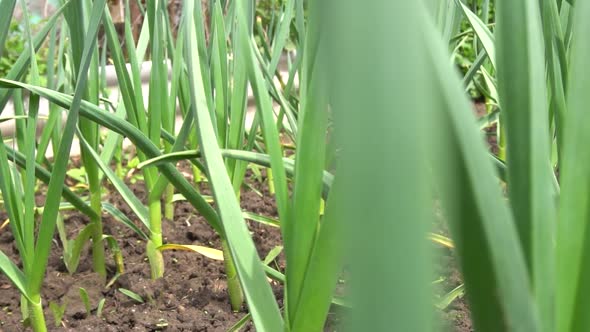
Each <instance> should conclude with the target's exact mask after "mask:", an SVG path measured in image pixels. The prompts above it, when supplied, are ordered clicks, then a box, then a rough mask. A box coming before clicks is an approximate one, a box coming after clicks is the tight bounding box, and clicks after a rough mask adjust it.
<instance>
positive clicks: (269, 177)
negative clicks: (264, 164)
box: [266, 168, 275, 195]
mask: <svg viewBox="0 0 590 332" xmlns="http://www.w3.org/2000/svg"><path fill="white" fill-rule="evenodd" d="M266 178H267V179H266V180H267V183H268V192H269V193H270V194H271V195H274V194H275V184H274V182H273V176H272V168H267V169H266Z"/></svg>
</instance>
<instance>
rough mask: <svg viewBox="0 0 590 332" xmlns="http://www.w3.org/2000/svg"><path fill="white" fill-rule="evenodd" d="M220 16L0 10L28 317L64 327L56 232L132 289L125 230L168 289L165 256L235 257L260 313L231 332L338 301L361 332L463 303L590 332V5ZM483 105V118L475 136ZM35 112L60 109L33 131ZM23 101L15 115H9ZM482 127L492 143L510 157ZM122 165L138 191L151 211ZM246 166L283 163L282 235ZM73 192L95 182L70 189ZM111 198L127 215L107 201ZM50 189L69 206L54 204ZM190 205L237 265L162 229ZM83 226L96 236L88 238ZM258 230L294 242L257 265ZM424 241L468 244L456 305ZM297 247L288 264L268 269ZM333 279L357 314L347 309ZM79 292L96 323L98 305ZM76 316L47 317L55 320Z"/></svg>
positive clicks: (294, 318)
mask: <svg viewBox="0 0 590 332" xmlns="http://www.w3.org/2000/svg"><path fill="white" fill-rule="evenodd" d="M130 1H131V0H130ZM207 3H208V7H207V10H205V11H204V10H203V7H202V6H201V5H199V3H197V4H195V3H194V2H193V1H185V2H183V8H182V16H181V18H180V24H179V25H178V30H177V31H174V32H173V31H172V28H171V24H170V21H169V17H170V16H169V13H168V12H167V11H168V9H169V8H168V6H167V2H166V1H163V0H148V1H147V2H146V5H145V8H143V7H142V8H141V9H142V12H144V13H145V17H144V21H143V26H142V28H141V30H140V31H139V32H138V36H139V38H138V40H137V42H135V40H134V35H133V34H134V32H135V31H133V30H132V29H133V27H132V25H131V20H130V19H129V18H130V10H129V1H126V2H125V10H126V12H125V15H126V20H125V21H124V22H123V27H122V31H123V36H120V33H121V32H120V31H121V27H116V26H115V24H114V23H113V21H112V18H111V14H110V11H109V10H108V2H107V1H106V0H94V1H92V0H82V1H65V0H64V1H61V2H60V7H59V8H58V9H57V11H56V12H55V13H54V14H53V16H51V17H49V18H48V19H47V20H45V21H44V22H41V23H40V24H39V26H37V27H32V26H31V24H30V20H29V19H28V13H27V10H26V6H24V4H25V1H24V0H21V1H19V2H18V3H17V1H16V0H3V1H2V2H0V45H2V47H0V57H1V58H2V59H3V60H2V61H3V62H1V66H4V67H0V74H1V75H2V76H1V77H2V78H0V87H1V88H2V89H0V116H2V120H3V121H8V120H14V126H15V129H16V130H15V134H14V135H13V137H4V139H5V140H4V141H3V142H0V192H1V194H2V201H3V204H2V206H1V208H2V213H3V214H4V213H5V214H6V215H7V216H8V218H9V224H8V225H9V228H10V232H11V233H12V236H13V237H14V244H15V247H16V248H17V250H18V254H19V259H18V260H12V259H11V258H9V256H8V255H7V253H3V252H1V251H0V271H1V272H2V273H3V274H4V275H5V276H6V277H7V278H8V279H9V280H10V281H11V282H12V284H13V285H14V287H15V288H17V289H18V290H19V291H20V293H21V294H22V301H21V306H22V312H23V315H24V317H23V321H24V322H26V323H28V324H30V325H31V326H32V328H33V329H34V330H35V331H46V330H47V326H46V322H45V317H44V314H43V306H44V299H43V298H42V287H43V281H44V278H45V273H46V270H47V264H48V257H49V255H50V252H51V250H54V249H55V247H54V246H52V243H53V241H54V237H55V235H56V234H55V233H57V236H58V238H59V240H60V242H61V244H62V245H61V247H62V248H63V252H62V253H61V255H62V256H63V258H64V263H65V266H66V268H67V270H68V272H69V273H72V274H75V273H77V272H76V271H77V267H78V265H79V262H80V259H82V258H81V252H82V250H83V248H84V247H85V246H87V245H88V246H90V247H91V248H92V266H93V269H94V271H95V272H96V273H97V274H98V275H100V276H101V277H102V279H103V280H102V282H104V284H105V287H111V286H112V285H113V284H114V281H115V280H116V279H117V278H118V277H119V276H120V274H121V273H123V266H124V258H123V257H122V256H121V251H120V248H119V246H118V243H119V242H118V241H119V240H121V239H118V238H117V237H116V236H115V235H113V234H104V229H103V227H102V219H101V217H102V215H103V213H108V214H110V215H112V216H113V217H114V219H116V220H118V221H119V222H121V223H122V225H124V226H127V227H129V228H130V229H132V230H133V231H134V232H135V233H136V234H137V237H138V238H139V239H141V241H143V244H142V245H145V248H146V250H145V252H146V256H147V257H146V258H147V260H146V264H149V266H150V270H151V277H152V278H153V279H158V278H166V274H165V271H166V269H165V263H166V260H165V257H164V256H163V254H162V252H163V251H166V250H189V251H192V252H194V254H195V255H203V256H205V257H208V259H216V260H223V262H224V265H225V272H226V281H227V286H228V287H227V289H228V293H229V298H230V304H231V308H232V309H233V310H234V311H238V310H239V309H240V308H241V307H242V304H243V303H244V302H245V303H246V304H247V310H248V313H247V314H246V316H245V317H244V318H243V319H241V320H240V321H239V322H238V323H237V324H236V326H235V327H234V330H237V329H239V327H240V326H242V325H243V324H245V323H246V321H248V320H249V319H251V320H252V321H253V323H254V325H255V327H256V329H257V330H258V331H273V332H274V331H293V332H299V331H305V332H307V331H322V330H323V329H324V326H325V324H326V320H327V318H328V316H329V313H330V311H331V310H332V309H333V306H334V305H336V306H338V307H342V308H347V309H346V310H345V315H346V316H347V317H346V319H345V323H346V324H347V326H345V327H344V328H345V330H349V331H363V330H370V331H392V330H394V331H433V330H436V328H437V327H438V326H439V322H437V319H436V318H435V317H438V316H437V315H435V314H434V313H435V311H436V310H444V308H446V307H447V306H448V305H449V304H450V303H451V302H452V301H454V300H455V299H456V298H457V297H460V296H463V294H465V296H466V298H467V300H468V302H469V308H470V310H471V320H472V321H473V323H474V326H475V328H476V330H477V331H547V332H552V331H557V332H562V331H563V332H567V331H586V330H590V318H589V316H588V315H586V314H585V311H586V310H587V308H589V307H590V303H588V304H587V303H586V302H588V300H587V297H586V296H585V294H586V293H587V291H588V287H587V285H588V284H589V283H588V282H587V280H588V278H590V268H589V266H590V265H589V264H590V261H588V260H586V259H585V257H586V255H585V254H586V253H585V251H586V250H587V248H590V246H589V244H590V236H589V234H590V233H589V232H588V229H587V228H588V221H589V220H590V219H589V213H590V211H589V209H588V204H587V200H588V197H590V187H589V186H588V183H590V152H588V149H587V143H589V142H590V130H589V128H587V127H588V125H587V123H589V121H590V119H587V118H588V117H589V115H588V112H587V110H586V108H587V105H588V104H590V100H586V99H587V98H590V94H589V93H588V91H590V85H589V84H590V83H589V81H588V80H587V79H586V77H585V76H586V73H585V70H586V69H587V68H588V67H589V63H588V61H590V60H589V59H590V41H588V40H587V38H584V37H585V36H586V35H587V33H588V32H590V22H589V21H588V20H587V17H588V16H589V15H590V4H589V3H588V2H582V1H578V2H575V3H574V2H573V0H570V1H561V0H543V1H539V0H522V1H514V0H496V1H489V0H478V1H461V0H424V1H409V2H408V1H384V0H381V1H366V2H364V3H362V4H359V2H356V1H342V0H331V1H330V0H326V1H319V0H315V1H311V0H310V1H303V0H282V1H271V0H267V1H253V0H250V1H222V0H219V1H213V0H212V1H208V2H207ZM16 6H22V10H23V20H22V22H19V23H14V22H12V21H13V20H12V13H13V11H14V9H15V7H16ZM99 31H103V32H104V44H105V45H106V46H105V45H102V43H100V44H101V45H99V38H98V37H97V36H98V34H99ZM173 36H174V37H173ZM121 37H122V38H124V39H125V43H121V42H120V38H121ZM103 47H104V48H103ZM107 54H108V58H107ZM147 54H149V60H150V61H151V69H150V73H149V80H148V82H147V84H146V83H145V82H142V79H141V67H142V65H143V64H144V63H145V62H147V60H148V58H147ZM285 59H287V61H285ZM107 63H109V64H112V65H113V67H114V69H115V72H116V78H117V81H118V85H117V86H116V87H115V89H116V90H117V91H116V92H118V94H117V95H118V96H119V97H118V99H117V100H115V101H108V94H109V92H112V91H108V88H107V87H106V81H105V77H104V75H103V73H104V71H105V65H106V64H107ZM457 68H458V69H459V70H457ZM2 70H3V71H2ZM284 70H286V71H287V73H286V72H284ZM144 84H145V85H147V89H145V88H144V87H143V85H144ZM144 95H145V99H144ZM472 98H477V99H478V100H480V101H483V102H484V103H485V112H483V113H485V114H479V116H480V118H479V119H476V118H475V116H474V114H473V113H474V112H473V104H472V100H471V99H472ZM41 99H44V100H47V101H49V103H50V106H49V116H48V117H47V119H43V120H46V123H45V126H44V127H43V130H39V132H40V135H36V134H37V131H38V129H39V125H40V120H41V117H40V115H39V111H40V101H41ZM146 100H147V102H146ZM9 101H12V103H10V105H14V106H13V108H14V110H15V113H14V115H8V116H7V115H6V114H1V113H2V112H3V111H4V110H7V109H9V107H8V106H7V105H9ZM480 113H482V112H480ZM62 117H64V118H65V122H62V121H61V119H62ZM247 120H248V121H247ZM250 120H251V121H250ZM250 123H251V124H250ZM494 128H495V129H494ZM482 129H486V130H488V131H490V132H491V131H493V133H492V134H493V135H494V136H495V137H496V139H497V141H496V142H497V143H494V144H497V148H498V150H497V151H498V152H497V153H496V154H495V155H492V153H491V152H490V151H489V147H488V146H486V144H485V142H484V141H483V140H482V137H483V135H482V133H481V130H482ZM0 136H1V135H0ZM124 138H126V139H128V140H129V141H130V142H131V143H132V145H133V151H134V154H129V153H127V152H126V151H124V149H123V148H122V142H123V139H124ZM75 142H76V144H78V143H79V144H80V150H81V165H78V166H77V167H74V166H72V165H71V163H70V158H69V155H70V150H71V147H72V145H73V144H75ZM49 149H51V151H52V153H53V155H54V156H55V157H54V158H51V159H48V158H46V157H45V156H46V152H47V151H48V150H49ZM287 150H290V151H289V153H287ZM291 152H292V153H291ZM180 160H188V161H190V162H191V164H192V165H193V168H192V170H193V174H192V175H193V179H194V180H193V182H189V180H188V179H187V178H186V177H185V175H184V174H183V173H181V172H180V170H179V169H178V168H177V162H178V161H180ZM123 164H125V165H126V166H123ZM124 167H127V169H133V170H134V171H136V172H137V174H139V175H138V176H136V177H135V180H137V181H138V183H143V184H144V185H145V187H146V192H147V193H148V197H147V198H146V201H142V200H140V198H139V197H137V196H136V194H135V193H134V192H133V191H132V190H131V188H130V187H129V186H128V185H127V182H125V181H124V179H123V176H124V174H125V173H126V172H125V168H124ZM248 169H252V172H253V173H254V174H255V175H258V174H260V169H266V174H267V175H268V176H267V180H268V186H269V192H270V195H271V196H272V197H273V199H274V201H275V202H276V207H277V211H278V218H276V219H274V218H268V217H264V216H259V215H256V214H255V213H253V212H252V211H242V209H241V207H240V199H241V197H240V196H241V195H240V189H241V188H242V186H243V185H244V184H245V182H244V179H245V176H246V171H247V170H248ZM67 175H69V176H70V177H78V179H79V180H80V182H83V185H81V186H79V187H78V188H69V187H68V186H66V185H64V183H65V180H66V176H67ZM258 177H259V178H260V176H259V175H258ZM201 181H207V184H208V187H209V188H210V189H211V195H210V196H208V195H204V194H203V193H202V192H201V191H200V190H199V188H200V186H199V185H200V182H201ZM107 182H108V183H110V184H111V185H112V188H114V189H115V190H116V191H117V192H118V194H120V196H121V197H122V198H123V199H124V200H125V203H126V204H127V205H128V206H129V207H130V209H131V211H132V214H133V215H131V216H130V215H125V214H124V213H122V212H121V211H119V210H118V209H117V208H116V207H115V206H113V205H112V204H110V203H108V202H107V198H108V197H107V196H106V195H107V194H108V192H106V191H105V190H104V188H105V184H106V183H107ZM195 182H196V183H195ZM41 185H42V186H44V187H46V188H47V192H48V193H52V194H49V195H47V197H46V198H45V201H44V202H43V204H39V203H38V202H37V200H36V197H35V194H36V192H37V191H38V189H39V187H40V186H41ZM54 193H61V195H58V194H54ZM179 197H180V199H183V200H186V201H187V202H189V203H190V204H191V205H192V206H194V208H195V209H196V210H197V211H198V213H199V214H200V215H201V216H203V218H204V219H205V220H206V221H207V223H208V224H209V226H210V227H211V229H213V230H214V231H215V232H216V233H217V234H218V235H219V238H220V243H221V245H220V248H208V247H203V246H196V245H191V244H185V243H167V241H166V239H165V238H164V237H163V235H162V234H163V227H168V225H167V224H165V223H163V217H166V218H173V217H174V216H173V211H174V209H173V207H174V204H175V201H176V199H177V198H179ZM212 203H214V204H212ZM67 209H70V210H71V209H74V210H77V211H79V212H81V213H83V214H85V215H87V216H88V220H89V222H88V224H86V225H85V226H84V227H83V228H82V229H80V230H77V233H75V235H74V236H73V237H72V238H69V236H71V234H72V233H73V232H74V231H75V230H72V229H68V225H66V224H64V222H63V220H62V218H61V215H62V213H63V211H64V210H67ZM245 219H249V220H252V221H255V222H259V223H262V224H265V225H269V226H271V227H278V228H280V231H281V235H282V243H281V246H277V247H276V248H275V249H274V250H272V251H271V252H270V253H269V255H268V256H267V257H265V258H263V257H259V256H258V252H257V250H256V247H255V243H254V241H253V239H252V236H251V234H250V229H249V228H248V224H247V223H246V222H245ZM133 220H136V221H138V222H134V221H133ZM433 224H438V225H443V227H440V228H444V229H446V228H447V227H448V230H449V231H448V234H446V233H445V234H438V233H433V232H435V230H433V229H432V225H433ZM437 229H438V228H437ZM56 230H57V232H56ZM3 231H8V230H7V229H4V230H3ZM447 236H448V238H447ZM429 241H434V242H435V243H438V244H442V245H444V246H447V247H449V248H453V251H454V253H455V254H456V256H457V261H458V265H459V269H460V271H461V274H462V277H463V280H464V284H463V285H459V286H458V287H456V288H454V289H452V290H449V291H450V292H449V293H448V294H443V295H440V296H438V297H437V296H435V295H434V293H435V292H434V291H433V288H434V287H432V283H433V280H434V278H433V267H432V256H433V253H432V248H431V243H430V242H429ZM281 252H282V253H283V254H284V258H285V261H286V268H285V270H284V271H283V270H280V269H279V267H278V266H277V265H272V264H270V263H271V262H272V261H273V260H274V259H275V258H276V257H277V256H278V255H279V254H280V253H281ZM111 257H112V258H111ZM111 259H112V260H113V261H114V262H115V265H116V271H115V275H114V277H113V279H111V280H107V269H106V262H107V261H109V260H111ZM345 272H346V273H345ZM197 273H198V271H197ZM342 276H344V277H342ZM269 278H271V279H272V280H275V281H278V282H280V283H281V284H282V290H283V299H282V301H277V299H276V298H275V293H274V292H273V289H272V288H271V284H270V283H269ZM341 278H344V280H341ZM339 282H341V283H343V284H344V288H345V290H346V291H345V295H346V296H345V297H342V296H340V295H341V294H338V295H339V296H335V289H336V287H337V285H338V283H339ZM117 291H118V292H120V293H122V294H124V295H125V296H127V297H129V299H130V300H131V301H133V302H137V303H144V302H148V303H152V302H153V301H155V300H154V299H153V298H152V297H150V296H147V297H142V296H141V295H139V294H137V293H134V292H132V291H131V290H128V289H125V288H117ZM437 295H438V294H437ZM80 296H81V298H82V299H83V303H84V305H85V309H86V313H87V315H90V314H91V313H92V310H93V308H92V305H94V303H91V302H90V299H89V296H88V293H87V292H86V291H85V290H84V289H83V288H80ZM93 301H94V299H93ZM65 305H66V304H65V303H64V304H62V305H61V306H60V305H59V304H58V303H54V302H52V303H50V304H49V307H50V309H51V312H52V313H53V315H54V320H55V322H56V326H57V325H59V324H60V323H61V321H62V318H63V315H64V310H65V309H64V308H65ZM104 305H105V299H104V298H103V299H101V300H100V301H99V302H98V307H97V308H96V310H97V312H96V314H97V316H101V315H102V310H103V307H104ZM158 324H159V325H157V326H158V328H159V327H162V328H164V327H166V326H168V323H167V322H166V321H165V320H162V321H161V322H159V323H158Z"/></svg>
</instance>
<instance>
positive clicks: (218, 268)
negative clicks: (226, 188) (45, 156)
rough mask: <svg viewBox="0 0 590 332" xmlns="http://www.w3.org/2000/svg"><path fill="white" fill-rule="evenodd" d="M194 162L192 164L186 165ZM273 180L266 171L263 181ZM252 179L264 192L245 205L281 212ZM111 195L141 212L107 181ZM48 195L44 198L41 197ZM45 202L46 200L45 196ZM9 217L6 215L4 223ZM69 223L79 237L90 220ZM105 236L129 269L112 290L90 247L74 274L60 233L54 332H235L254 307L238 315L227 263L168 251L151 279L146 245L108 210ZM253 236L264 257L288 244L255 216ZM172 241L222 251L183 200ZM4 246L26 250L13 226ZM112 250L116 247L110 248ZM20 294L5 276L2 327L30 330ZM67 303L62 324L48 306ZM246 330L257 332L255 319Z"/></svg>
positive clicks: (46, 295)
mask: <svg viewBox="0 0 590 332" xmlns="http://www.w3.org/2000/svg"><path fill="white" fill-rule="evenodd" d="M185 166H186V165H185ZM262 180H265V177H264V172H263V178H262ZM248 182H249V183H250V184H251V185H252V186H253V187H254V188H256V190H258V191H260V193H262V196H260V195H259V194H258V193H256V192H254V191H253V190H249V189H244V190H242V195H241V205H242V208H243V209H245V210H247V211H251V212H254V213H258V214H261V215H264V216H268V217H276V215H277V211H276V208H275V204H274V201H273V200H272V199H271V198H270V195H269V193H268V189H267V187H266V186H265V185H263V184H261V183H260V182H258V181H256V180H254V179H253V178H252V177H250V178H249V179H248ZM130 186H131V188H132V189H133V191H134V192H135V193H136V195H137V196H138V197H139V198H140V199H142V200H145V198H146V191H145V188H144V187H143V185H142V182H136V184H130ZM107 189H108V192H109V194H108V195H106V197H108V200H109V201H110V202H111V203H113V204H114V205H115V206H117V207H118V208H119V209H120V210H121V211H122V212H123V213H125V214H126V215H127V216H130V217H131V216H133V213H132V212H131V210H130V209H129V207H128V206H127V205H126V204H125V203H124V202H123V200H122V199H121V198H120V196H119V195H118V194H117V193H116V191H115V190H114V189H113V188H112V187H109V186H107ZM201 191H202V192H203V193H204V194H207V193H208V189H207V184H206V183H203V184H201ZM39 198H40V199H42V197H39ZM41 201H42V200H41ZM5 219H6V215H5V214H0V220H5ZM64 220H65V224H66V227H67V229H68V231H69V232H71V234H70V235H69V236H70V238H71V237H72V236H75V234H77V233H78V232H79V230H80V229H81V228H82V227H83V226H84V225H86V224H87V223H88V219H87V218H86V217H85V216H83V215H81V214H80V213H78V212H71V213H66V214H65V215H64ZM103 223H104V233H105V234H112V235H113V236H114V237H115V238H116V239H117V241H118V244H119V246H120V248H121V251H122V253H123V258H124V263H125V273H124V274H123V275H121V276H120V277H119V278H118V279H117V280H116V281H115V283H114V284H113V285H112V286H111V287H109V288H106V289H105V288H104V286H103V285H104V284H103V283H101V281H100V278H99V277H98V276H97V275H95V274H94V273H93V272H92V266H91V263H90V256H89V255H88V252H86V254H84V255H83V257H82V258H81V261H80V266H79V267H78V270H77V272H76V273H75V274H74V275H70V274H69V273H68V272H67V270H66V267H65V265H64V263H63V260H62V258H61V257H60V255H61V253H62V247H61V243H60V241H59V239H58V237H57V235H56V237H55V241H54V247H53V248H52V251H51V255H50V258H49V264H48V270H47V276H46V279H45V283H44V286H43V294H42V295H43V299H44V305H45V310H44V311H45V317H46V320H47V325H48V326H49V327H50V331H58V330H59V331H164V330H165V331H203V332H205V331H227V330H228V329H229V328H231V327H232V326H233V325H234V324H235V323H236V322H237V321H238V320H240V319H241V318H242V317H244V316H245V315H246V309H245V308H242V310H241V311H240V312H237V313H234V312H232V311H231V308H230V305H229V298H228V295H227V291H226V283H225V274H224V266H223V263H222V262H219V261H214V260H211V259H209V258H206V257H204V256H201V255H200V254H197V253H192V252H183V251H166V252H164V260H165V262H166V270H165V275H164V278H161V279H159V280H156V281H153V280H151V279H150V271H149V264H148V263H147V261H146V259H145V257H146V256H145V243H144V242H143V241H142V240H141V239H140V237H139V236H138V235H137V234H135V233H134V232H133V231H131V230H130V229H129V228H127V227H126V226H124V225H122V224H121V223H119V222H118V221H116V220H114V219H113V218H112V217H110V216H109V215H108V214H103ZM248 224H249V227H250V230H251V232H252V238H253V240H254V242H255V244H256V247H257V249H258V251H259V254H260V257H262V258H264V257H266V255H267V253H268V252H269V251H270V250H271V249H273V248H274V247H275V246H277V245H280V243H281V236H280V231H279V230H278V229H277V228H273V227H270V226H265V225H261V224H259V223H256V222H250V221H248ZM163 232H164V241H165V243H181V244H196V245H202V246H209V247H214V248H217V249H221V246H220V241H219V237H218V235H217V234H216V233H215V232H214V231H213V230H212V228H211V227H210V226H209V225H208V224H207V222H206V221H205V219H204V218H203V217H201V216H200V215H199V214H198V212H196V210H195V209H194V208H193V207H192V205H190V204H189V203H188V202H177V203H176V205H175V218H174V220H165V221H164V223H163ZM0 250H1V251H3V252H4V253H6V254H7V255H8V256H9V257H11V258H12V259H13V260H14V261H17V262H18V254H17V251H16V248H15V245H14V241H13V236H12V234H11V233H10V230H9V228H8V227H7V228H4V229H3V230H1V231H0ZM107 253H108V252H107ZM108 260H109V264H110V265H109V268H110V276H109V278H110V277H112V276H113V274H114V272H115V267H114V262H113V259H112V257H110V256H109V257H108ZM275 263H276V266H275V268H278V269H279V270H283V269H284V259H283V257H282V255H281V256H279V257H278V259H277V261H276V262H275ZM272 286H273V290H274V293H275V296H276V298H277V300H278V301H279V304H280V303H281V302H282V297H283V291H282V287H281V286H280V285H279V284H277V283H274V282H273V283H272ZM80 287H83V288H84V289H85V290H86V291H87V293H88V294H89V298H90V304H91V306H92V311H91V315H87V314H86V309H85V306H84V304H83V302H82V301H81V298H80V293H79V292H80ZM119 288H124V289H128V290H131V291H133V292H134V293H136V294H138V295H140V296H141V297H142V298H143V299H144V300H145V302H146V303H139V302H137V301H135V300H133V299H131V298H130V297H128V296H127V295H124V294H123V293H121V292H120V291H118V289H119ZM103 298H104V299H105V302H104V308H103V310H102V317H100V318H99V317H97V315H96V311H97V304H98V302H99V301H100V300H101V299H103ZM19 302H20V295H19V293H18V291H17V290H16V289H15V288H14V287H13V286H12V284H11V283H10V282H9V281H8V280H7V279H6V278H5V277H4V276H2V275H0V332H11V331H24V330H25V329H24V327H23V325H22V321H21V318H22V316H21V312H20V308H19ZM50 302H55V303H56V304H58V305H63V304H66V311H65V315H64V316H63V319H62V321H61V323H58V324H57V326H58V327H55V326H56V324H55V322H54V318H53V314H52V312H51V310H50V309H49V307H48V303H50ZM242 331H254V328H253V326H252V324H251V323H249V325H248V326H247V327H245V328H244V329H242Z"/></svg>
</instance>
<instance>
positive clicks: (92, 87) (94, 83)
mask: <svg viewBox="0 0 590 332" xmlns="http://www.w3.org/2000/svg"><path fill="white" fill-rule="evenodd" d="M84 7H85V5H84V3H83V2H81V1H78V2H75V3H74V5H72V6H71V7H70V8H69V10H67V11H66V12H65V17H66V21H67V22H68V25H69V28H70V29H69V30H70V38H71V42H72V60H73V62H74V65H75V68H76V72H79V71H80V66H81V59H82V50H83V48H84V43H85V30H86V18H87V17H88V15H89V13H88V12H87V11H86V10H85V8H84ZM81 27H83V28H82V29H81ZM97 52H98V51H96V50H95V51H93V52H92V55H90V56H91V60H90V68H89V71H88V85H87V87H86V90H85V93H84V95H85V96H84V99H86V100H88V101H90V102H92V103H93V104H98V53H97ZM79 126H80V129H81V132H82V135H83V136H84V139H86V140H87V141H88V142H89V143H90V145H91V147H92V148H93V149H95V150H96V149H97V148H98V126H97V124H96V123H94V122H91V121H89V120H86V119H82V118H81V119H80V120H79ZM80 151H81V157H82V164H83V165H84V168H85V170H86V175H87V177H88V185H89V193H90V200H91V208H92V209H93V210H94V212H96V215H95V216H93V217H91V218H90V222H91V223H92V224H93V225H94V227H93V233H92V265H93V268H94V271H95V272H96V273H98V274H99V275H100V276H101V277H102V278H104V279H106V267H105V253H104V245H103V243H102V217H101V210H102V204H101V187H100V178H99V170H98V166H97V165H96V163H95V162H94V160H93V159H92V157H91V156H90V155H89V152H88V151H87V149H86V147H84V146H82V145H80Z"/></svg>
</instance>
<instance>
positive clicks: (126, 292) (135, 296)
mask: <svg viewBox="0 0 590 332" xmlns="http://www.w3.org/2000/svg"><path fill="white" fill-rule="evenodd" d="M118 291H119V292H121V293H122V294H124V295H125V296H127V297H129V298H130V299H132V300H134V301H136V302H139V303H145V301H144V300H143V298H142V297H141V296H140V295H139V294H137V293H135V292H132V291H130V290H128V289H125V288H119V289H118Z"/></svg>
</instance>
